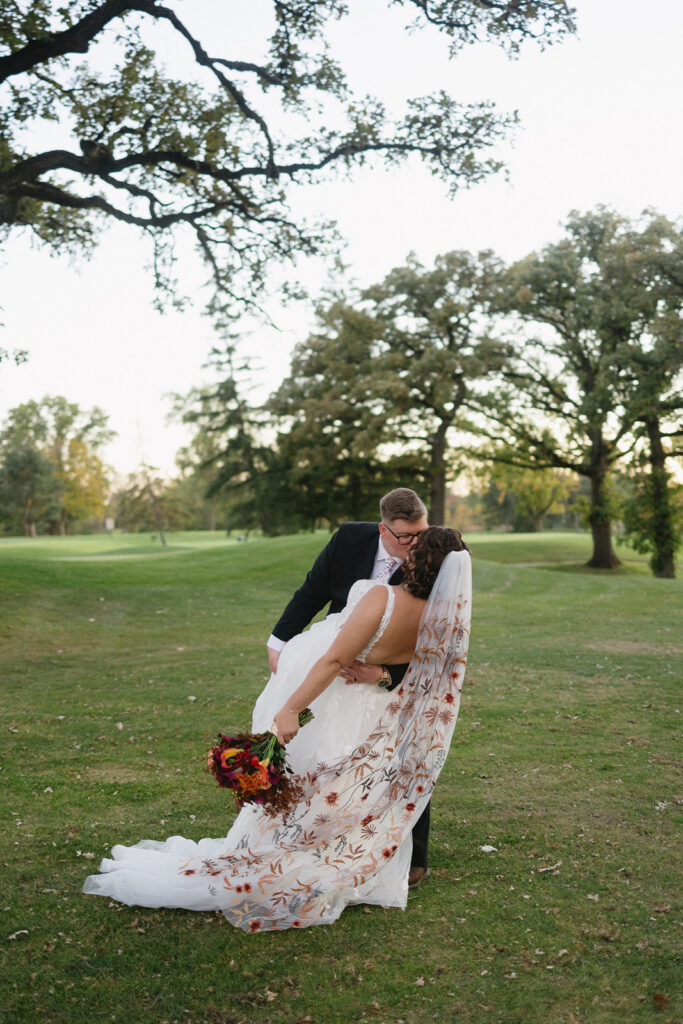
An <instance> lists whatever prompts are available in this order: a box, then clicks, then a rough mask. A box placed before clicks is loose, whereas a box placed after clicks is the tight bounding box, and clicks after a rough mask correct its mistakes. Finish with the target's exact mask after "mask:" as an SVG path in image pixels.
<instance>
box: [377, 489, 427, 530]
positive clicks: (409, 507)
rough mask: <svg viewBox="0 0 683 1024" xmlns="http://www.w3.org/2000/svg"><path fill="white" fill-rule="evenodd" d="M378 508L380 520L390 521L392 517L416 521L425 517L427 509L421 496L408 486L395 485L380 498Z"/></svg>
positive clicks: (392, 519)
mask: <svg viewBox="0 0 683 1024" xmlns="http://www.w3.org/2000/svg"><path fill="white" fill-rule="evenodd" d="M379 510H380V512H381V514H382V521H383V522H385V523H386V522H389V523H392V522H393V521H394V519H405V521H406V522H407V523H416V522H417V521H418V520H419V519H424V518H426V517H427V509H426V507H425V504H424V502H423V501H422V499H421V498H419V497H418V496H417V494H416V493H415V491H411V490H410V488H409V487H396V488H394V490H393V491H389V493H388V494H385V495H384V497H383V498H382V499H381V500H380V503H379Z"/></svg>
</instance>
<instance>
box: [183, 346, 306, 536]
mask: <svg viewBox="0 0 683 1024" xmlns="http://www.w3.org/2000/svg"><path fill="white" fill-rule="evenodd" d="M214 360H215V365H216V368H217V370H218V372H219V374H220V375H221V378H222V379H221V380H220V381H219V382H218V383H217V384H216V385H215V386H213V387H206V388H202V389H194V390H193V391H191V392H190V393H189V394H188V395H187V396H186V397H185V398H184V399H181V398H179V399H178V400H177V402H176V407H177V412H178V413H179V414H180V415H181V416H182V419H183V421H184V422H185V423H191V424H195V425H196V427H197V432H198V434H197V436H198V437H201V442H199V447H200V450H202V449H203V456H202V459H201V462H200V465H201V468H202V471H203V472H204V473H206V474H207V476H208V486H207V488H206V497H207V498H212V497H214V496H215V495H218V494H221V495H223V496H224V498H225V500H226V505H227V509H228V525H229V527H230V523H231V522H234V523H235V525H237V526H239V527H240V528H241V529H244V530H247V531H248V530H250V529H253V528H259V529H261V530H262V531H263V532H264V533H266V534H271V533H276V532H277V531H278V529H279V526H280V525H281V523H282V520H283V516H284V518H285V519H286V517H287V516H286V509H284V508H283V506H282V504H281V503H280V502H279V501H278V495H277V493H276V488H275V487H274V486H273V479H272V474H271V469H272V468H273V463H274V460H275V453H274V451H273V448H272V446H271V445H269V444H268V443H267V442H266V441H265V439H264V436H263V427H264V416H263V412H262V410H260V409H259V408H256V407H254V406H251V405H250V404H249V402H248V401H247V398H246V397H245V391H246V390H247V388H248V380H249V375H250V372H251V367H250V361H249V359H248V358H247V359H244V358H242V357H240V356H238V355H237V351H236V346H235V344H234V341H233V340H232V339H229V340H228V341H227V342H226V344H225V346H224V349H223V350H222V352H219V351H215V352H214Z"/></svg>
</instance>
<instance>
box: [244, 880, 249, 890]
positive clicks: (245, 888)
mask: <svg viewBox="0 0 683 1024" xmlns="http://www.w3.org/2000/svg"><path fill="white" fill-rule="evenodd" d="M244 891H245V892H251V886H250V885H249V882H245V883H244Z"/></svg>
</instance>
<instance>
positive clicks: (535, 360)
mask: <svg viewBox="0 0 683 1024" xmlns="http://www.w3.org/2000/svg"><path fill="white" fill-rule="evenodd" d="M666 253H667V246H666V245H664V243H663V241H660V244H659V245H658V246H657V245H656V244H655V242H654V240H653V238H652V237H651V232H650V231H649V230H648V224H646V225H645V227H639V228H636V227H633V226H632V225H631V224H630V223H629V222H628V221H627V220H625V219H624V218H621V217H619V216H617V215H616V214H615V213H613V212H611V211H610V210H607V209H605V208H604V207H599V208H598V209H597V210H596V211H594V212H592V213H587V214H583V215H581V214H578V213H573V214H571V215H570V217H569V220H568V222H567V234H566V237H565V238H564V239H563V240H562V241H560V242H558V243H555V244H553V245H550V246H547V247H546V248H545V249H544V250H542V251H541V252H540V253H532V254H531V255H530V256H528V257H527V258H526V259H524V260H522V261H520V262H518V263H516V264H514V265H513V266H512V267H511V268H509V269H508V270H507V272H505V273H504V274H503V275H502V276H501V282H500V287H499V290H498V293H497V296H496V298H495V299H494V301H493V302H492V304H491V307H492V308H493V309H495V310H497V311H499V312H503V313H506V314H508V315H509V314H510V313H516V315H517V318H518V322H519V323H520V324H521V325H523V326H525V327H526V325H530V326H532V327H534V328H536V330H537V333H535V334H534V335H531V336H530V335H529V332H528V329H526V330H524V331H520V333H519V334H518V336H517V340H516V342H515V349H516V350H515V354H514V357H513V359H512V362H511V365H510V366H509V367H508V368H507V369H505V370H504V371H503V378H504V382H505V383H503V384H502V385H501V386H500V387H497V388H496V390H495V392H494V393H492V394H491V395H490V396H489V398H488V401H486V402H482V409H484V410H485V411H486V414H487V417H488V426H485V427H484V431H485V433H486V434H487V435H488V436H489V437H490V438H491V439H492V440H494V441H495V442H496V444H501V443H502V444H504V445H506V446H507V452H508V454H507V455H506V456H504V461H507V462H509V463H511V464H515V465H518V466H521V467H528V468H550V467H555V468H559V469H565V470H572V471H573V472H575V473H578V474H579V475H581V476H584V477H586V478H587V479H588V480H589V482H590V487H591V494H590V512H589V522H590V527H591V531H592V535H593V553H592V556H591V559H590V561H589V562H588V565H590V566H592V567H595V568H602V569H607V568H613V567H614V566H616V565H618V564H619V560H618V558H617V556H616V554H615V552H614V548H613V546H612V540H611V521H612V519H613V516H614V511H615V509H614V506H613V505H612V503H611V501H610V495H609V475H610V472H611V471H612V470H613V469H614V467H615V466H616V465H617V464H618V463H619V462H620V461H621V460H623V459H624V458H625V457H626V456H627V455H628V454H629V453H630V452H631V451H632V450H633V448H634V445H635V443H636V442H635V437H634V429H635V427H636V424H637V422H638V420H639V418H640V413H639V412H638V407H637V403H636V401H635V396H636V393H637V391H638V389H639V387H640V384H639V383H638V382H639V375H638V374H635V373H634V372H633V367H634V365H635V364H634V362H633V359H632V356H633V351H634V349H638V350H640V351H642V352H645V351H647V349H648V347H649V345H650V339H651V334H652V331H653V330H654V329H655V328H656V324H657V322H658V320H659V318H660V315H661V304H662V301H663V299H662V295H663V290H662V287H663V286H662V284H661V280H660V278H658V277H657V276H656V275H652V274H651V275H650V276H649V277H648V276H646V275H644V274H643V266H642V263H643V259H644V258H645V257H646V262H649V263H650V265H653V263H655V262H657V260H659V259H661V258H662V257H664V256H665V255H666ZM511 337H512V335H511V331H510V328H509V327H508V328H507V329H506V338H507V339H508V340H509V341H511ZM490 454H491V453H490ZM492 457H493V458H498V459H500V458H501V457H502V456H501V455H500V452H498V453H495V452H494V453H493V454H492Z"/></svg>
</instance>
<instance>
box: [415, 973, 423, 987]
mask: <svg viewBox="0 0 683 1024" xmlns="http://www.w3.org/2000/svg"><path fill="white" fill-rule="evenodd" d="M424 983H425V980H424V978H423V977H422V975H420V977H419V978H416V979H415V984H416V985H419V987H420V988H422V986H423V985H424Z"/></svg>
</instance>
